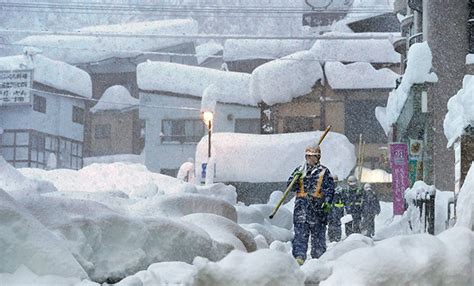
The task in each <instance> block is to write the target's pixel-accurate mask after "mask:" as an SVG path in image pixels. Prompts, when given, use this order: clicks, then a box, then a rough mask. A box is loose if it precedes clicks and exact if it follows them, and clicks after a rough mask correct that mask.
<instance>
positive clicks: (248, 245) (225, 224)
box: [181, 213, 257, 252]
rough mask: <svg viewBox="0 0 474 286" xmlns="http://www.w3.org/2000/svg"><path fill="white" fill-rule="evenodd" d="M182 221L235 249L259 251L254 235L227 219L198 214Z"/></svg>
mask: <svg viewBox="0 0 474 286" xmlns="http://www.w3.org/2000/svg"><path fill="white" fill-rule="evenodd" d="M181 220H183V221H185V222H189V223H192V224H194V225H196V226H198V227H200V228H202V229H204V230H205V231H206V232H207V233H208V234H209V235H210V236H211V238H212V239H213V240H215V241H217V242H220V243H227V244H230V245H232V246H233V247H234V249H238V250H241V251H246V252H252V251H255V250H257V245H256V243H255V240H254V239H253V236H252V234H251V233H250V232H248V231H246V230H245V229H243V228H242V227H241V226H239V225H238V224H237V223H235V222H233V221H231V220H229V219H227V218H225V217H222V216H218V215H215V214H204V213H197V214H190V215H187V216H184V217H182V218H181Z"/></svg>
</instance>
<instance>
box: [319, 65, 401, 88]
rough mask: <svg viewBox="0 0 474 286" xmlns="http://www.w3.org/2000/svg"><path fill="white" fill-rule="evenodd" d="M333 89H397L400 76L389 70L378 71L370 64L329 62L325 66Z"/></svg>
mask: <svg viewBox="0 0 474 286" xmlns="http://www.w3.org/2000/svg"><path fill="white" fill-rule="evenodd" d="M324 70H325V74H326V78H327V81H328V83H329V85H330V86H331V87H332V89H371V88H395V80H396V79H397V78H398V77H399V75H398V74H397V73H395V72H393V71H392V70H390V69H388V68H383V69H379V70H376V69H375V68H374V67H373V66H372V65H371V64H370V63H362V62H358V63H353V64H347V65H344V64H343V63H341V62H327V63H326V64H325V65H324Z"/></svg>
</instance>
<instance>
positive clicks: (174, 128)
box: [161, 119, 204, 143]
mask: <svg viewBox="0 0 474 286" xmlns="http://www.w3.org/2000/svg"><path fill="white" fill-rule="evenodd" d="M161 132H162V133H163V136H162V139H161V142H179V143H185V142H194V143H195V142H199V140H201V138H202V137H203V136H204V123H203V122H202V121H201V120H198V119H177V120H163V121H162V130H161Z"/></svg>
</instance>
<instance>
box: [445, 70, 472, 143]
mask: <svg viewBox="0 0 474 286" xmlns="http://www.w3.org/2000/svg"><path fill="white" fill-rule="evenodd" d="M469 125H473V126H474V76H472V75H466V76H464V79H463V82H462V88H461V89H460V90H459V91H458V93H457V94H456V95H454V96H453V97H451V98H450V99H449V101H448V113H447V114H446V117H445V118H444V122H443V129H444V135H445V136H446V138H447V139H448V145H447V147H448V148H449V147H451V145H452V144H453V143H454V141H456V139H457V138H459V137H460V136H461V135H462V134H463V132H464V128H466V127H467V126H469Z"/></svg>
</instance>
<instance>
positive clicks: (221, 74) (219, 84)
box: [137, 62, 257, 106]
mask: <svg viewBox="0 0 474 286" xmlns="http://www.w3.org/2000/svg"><path fill="white" fill-rule="evenodd" d="M137 83H138V87H139V88H140V89H142V90H155V91H165V92H173V93H178V94H187V95H192V96H196V97H202V95H203V93H204V91H205V89H206V88H207V87H208V86H209V85H211V84H214V85H215V86H216V88H217V89H218V93H219V97H218V98H217V101H219V102H225V103H240V104H247V105H253V106H255V105H257V102H256V101H255V100H254V99H253V97H251V95H250V92H249V83H250V75H249V74H246V73H238V72H227V71H219V70H214V69H209V68H204V67H194V66H187V65H182V64H175V63H165V62H146V63H141V64H139V65H138V66H137Z"/></svg>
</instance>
